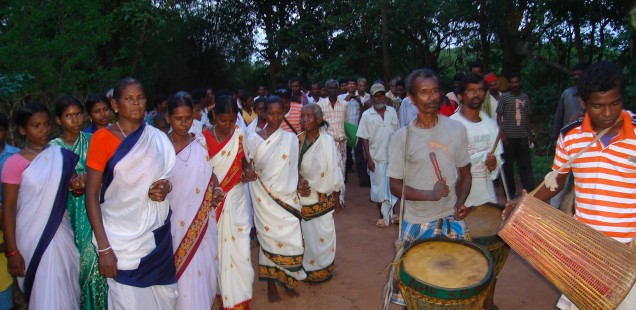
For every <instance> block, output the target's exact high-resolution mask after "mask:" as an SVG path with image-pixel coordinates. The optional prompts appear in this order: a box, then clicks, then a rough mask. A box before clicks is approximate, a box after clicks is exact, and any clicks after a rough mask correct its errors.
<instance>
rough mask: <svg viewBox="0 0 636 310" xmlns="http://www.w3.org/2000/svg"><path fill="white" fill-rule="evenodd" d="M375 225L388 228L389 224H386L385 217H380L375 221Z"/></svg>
mask: <svg viewBox="0 0 636 310" xmlns="http://www.w3.org/2000/svg"><path fill="white" fill-rule="evenodd" d="M375 226H376V227H379V228H387V227H388V226H386V225H384V220H383V219H378V220H377V221H376V222H375Z"/></svg>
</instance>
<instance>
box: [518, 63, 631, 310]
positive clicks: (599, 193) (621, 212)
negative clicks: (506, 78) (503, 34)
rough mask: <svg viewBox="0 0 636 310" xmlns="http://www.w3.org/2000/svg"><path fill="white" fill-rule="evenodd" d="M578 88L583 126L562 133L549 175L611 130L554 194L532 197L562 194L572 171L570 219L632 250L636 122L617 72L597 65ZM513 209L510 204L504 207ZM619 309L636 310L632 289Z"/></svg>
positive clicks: (563, 304)
mask: <svg viewBox="0 0 636 310" xmlns="http://www.w3.org/2000/svg"><path fill="white" fill-rule="evenodd" d="M577 88H578V91H579V100H581V102H582V103H584V105H585V109H586V113H585V116H584V118H583V120H579V121H575V122H573V123H571V124H569V125H566V126H565V127H564V128H563V129H562V130H561V133H560V135H559V138H558V141H557V148H556V153H555V156H554V164H553V166H552V169H553V170H554V171H557V170H558V169H559V168H560V167H561V166H563V165H564V164H565V163H566V162H567V161H568V160H570V159H571V158H572V157H574V156H576V155H577V153H579V151H580V150H581V149H583V148H584V147H585V146H587V145H588V144H590V142H592V140H593V139H594V138H595V137H596V136H597V135H599V133H600V132H601V131H603V130H604V129H606V128H609V130H608V131H607V132H606V133H605V134H604V135H603V136H602V137H601V138H600V140H599V141H597V142H594V143H593V144H592V145H591V147H590V148H589V149H587V150H586V151H584V152H583V153H582V154H581V155H580V156H578V157H576V159H574V160H573V161H572V163H571V164H569V165H567V166H565V167H564V168H563V169H561V170H560V171H559V174H558V175H557V177H556V183H557V185H558V187H557V188H556V191H551V190H550V189H549V188H548V187H546V186H545V185H544V186H542V187H541V188H540V189H539V190H538V192H537V193H536V194H535V197H536V198H538V199H541V200H543V201H547V200H549V199H550V198H551V197H553V196H554V195H556V194H557V193H558V192H559V191H561V190H562V189H563V187H564V184H565V180H566V177H567V174H568V173H569V172H570V171H572V173H573V175H574V190H575V215H574V218H575V219H576V220H578V221H579V222H582V223H585V224H587V225H589V226H591V227H593V228H594V229H596V230H598V231H600V232H602V233H604V234H605V235H607V236H609V237H611V238H613V239H615V240H618V241H620V242H622V243H624V244H628V245H630V244H631V246H633V245H634V244H633V243H634V237H635V236H636V232H635V230H636V187H635V186H634V184H636V117H635V116H634V114H632V113H631V112H629V111H624V110H623V95H624V89H625V78H624V76H623V74H622V70H621V68H620V67H619V66H617V65H615V64H612V63H609V62H598V63H595V64H593V65H592V66H590V67H589V68H588V70H586V71H585V73H583V76H582V77H581V78H580V80H579V81H578V82H577ZM548 183H549V182H548ZM514 204H515V202H511V203H509V204H507V207H512V206H513V205H514ZM557 307H558V308H560V309H577V308H576V306H574V305H573V304H572V303H571V302H570V301H569V300H567V298H565V296H562V297H561V299H560V300H559V302H558V304H557ZM617 309H636V292H635V291H634V289H633V288H632V291H631V292H630V293H629V294H628V295H627V297H626V298H625V299H624V300H623V302H622V303H621V304H620V305H619V306H618V308H617Z"/></svg>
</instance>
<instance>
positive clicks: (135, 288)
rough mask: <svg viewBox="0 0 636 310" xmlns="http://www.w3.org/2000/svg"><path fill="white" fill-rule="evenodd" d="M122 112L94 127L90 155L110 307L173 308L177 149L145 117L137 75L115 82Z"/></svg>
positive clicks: (93, 216)
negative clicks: (170, 197)
mask: <svg viewBox="0 0 636 310" xmlns="http://www.w3.org/2000/svg"><path fill="white" fill-rule="evenodd" d="M111 105H112V107H113V110H114V111H115V113H118V115H119V118H118V121H117V122H115V124H113V125H110V126H108V127H106V128H102V129H99V130H97V131H96V132H95V133H94V134H93V138H92V139H91V143H90V146H89V148H88V158H87V160H86V166H87V167H88V169H87V174H86V211H87V214H88V218H89V220H90V223H91V226H92V227H93V233H94V236H93V243H94V245H95V248H96V249H97V255H98V260H99V272H100V274H102V275H103V276H105V277H106V278H108V280H107V283H108V309H141V308H151V309H173V308H174V306H175V303H176V301H177V286H176V282H177V279H176V270H175V263H174V258H173V256H172V253H173V251H172V234H171V233H170V206H169V205H168V202H167V201H165V198H166V195H167V194H168V193H169V192H170V191H171V190H172V184H171V183H170V182H169V181H168V178H169V177H170V173H171V170H172V167H173V166H174V164H175V160H176V158H175V157H176V156H175V150H174V147H173V145H172V143H171V142H170V139H169V138H168V136H167V135H166V134H164V133H163V132H161V131H160V130H159V129H156V128H154V127H152V126H147V125H146V123H145V122H144V112H145V110H146V96H145V93H144V90H143V88H142V86H141V84H139V82H137V81H136V80H134V79H132V78H125V79H123V80H121V81H119V82H118V83H117V85H116V86H115V90H114V92H113V99H112V100H111Z"/></svg>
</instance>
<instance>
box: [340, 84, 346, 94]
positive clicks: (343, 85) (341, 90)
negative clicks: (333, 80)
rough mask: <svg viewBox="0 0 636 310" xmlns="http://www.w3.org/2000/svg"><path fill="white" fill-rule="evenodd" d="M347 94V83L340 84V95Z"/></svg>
mask: <svg viewBox="0 0 636 310" xmlns="http://www.w3.org/2000/svg"><path fill="white" fill-rule="evenodd" d="M346 92H347V83H340V93H341V94H344V93H346Z"/></svg>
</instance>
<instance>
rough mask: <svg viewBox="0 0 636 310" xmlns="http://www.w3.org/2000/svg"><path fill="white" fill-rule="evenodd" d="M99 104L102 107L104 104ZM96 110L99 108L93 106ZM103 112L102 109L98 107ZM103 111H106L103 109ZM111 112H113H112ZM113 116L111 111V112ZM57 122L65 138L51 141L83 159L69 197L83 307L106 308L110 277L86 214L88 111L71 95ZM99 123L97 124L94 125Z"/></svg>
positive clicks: (57, 105) (62, 103) (57, 112)
mask: <svg viewBox="0 0 636 310" xmlns="http://www.w3.org/2000/svg"><path fill="white" fill-rule="evenodd" d="M99 104H102V103H101V102H100V103H99ZM93 108H95V106H93ZM97 108H98V109H99V107H97ZM102 109H103V108H102ZM107 111H110V109H108V110H107ZM108 113H109V114H110V112H108ZM55 122H56V123H57V124H58V125H59V126H61V127H62V130H63V132H62V135H61V136H60V137H58V138H55V139H53V140H51V142H49V145H56V146H59V147H62V148H66V149H68V150H70V151H72V152H73V153H75V154H77V155H78V156H79V161H78V162H77V165H76V166H75V173H76V174H77V178H76V180H75V182H76V184H73V185H74V186H75V188H76V190H75V191H73V192H71V194H69V198H68V215H69V218H70V220H71V227H72V228H73V234H74V235H75V243H76V245H77V249H78V250H79V254H80V279H79V280H80V287H81V288H82V292H81V298H80V304H81V307H82V309H106V308H107V306H108V305H107V300H106V297H107V296H108V286H107V285H106V278H104V277H103V276H102V275H100V274H99V264H98V261H97V254H96V253H95V247H93V243H92V241H91V239H92V238H93V230H92V229H91V224H90V222H89V221H88V216H87V215H86V204H85V203H84V202H85V199H86V196H85V195H84V192H85V190H86V155H87V154H88V144H89V142H90V140H91V136H92V134H90V133H84V132H80V128H81V126H82V124H83V123H84V109H83V107H82V105H81V104H80V102H79V100H77V99H76V98H75V97H71V96H67V97H63V98H60V99H59V100H57V101H56V102H55ZM95 124H96V123H95V122H93V125H95Z"/></svg>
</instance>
